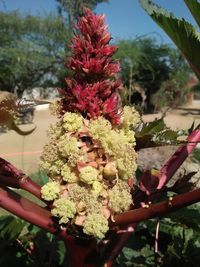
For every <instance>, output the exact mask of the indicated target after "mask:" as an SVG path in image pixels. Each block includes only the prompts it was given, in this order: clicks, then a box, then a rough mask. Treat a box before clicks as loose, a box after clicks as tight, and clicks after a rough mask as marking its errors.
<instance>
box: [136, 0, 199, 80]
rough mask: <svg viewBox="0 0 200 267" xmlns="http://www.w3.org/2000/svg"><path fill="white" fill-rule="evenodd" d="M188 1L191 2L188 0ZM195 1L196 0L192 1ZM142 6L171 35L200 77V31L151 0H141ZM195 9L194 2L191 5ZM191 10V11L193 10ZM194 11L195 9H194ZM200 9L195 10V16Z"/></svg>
mask: <svg viewBox="0 0 200 267" xmlns="http://www.w3.org/2000/svg"><path fill="white" fill-rule="evenodd" d="M187 2H191V1H190V0H188V1H187ZM192 2H194V1H192ZM140 3H141V5H142V7H143V8H144V9H145V10H146V12H147V13H148V14H149V15H150V16H151V18H152V19H153V20H154V21H155V22H156V23H157V24H158V25H159V26H160V27H161V28H162V29H163V30H164V31H165V32H166V33H167V34H168V35H169V37H170V38H171V39H172V40H173V42H174V43H175V44H176V46H177V47H178V48H179V49H180V50H181V52H182V53H183V55H184V56H185V58H186V59H187V61H188V62H189V64H190V66H191V68H192V69H193V71H194V72H195V73H196V75H197V76H198V78H200V57H199V56H198V54H199V51H200V33H199V32H198V31H197V30H196V29H195V28H194V27H193V25H192V24H190V23H188V22H187V21H185V20H184V19H178V18H176V17H174V16H173V14H172V13H170V12H168V11H166V10H164V9H162V8H161V7H159V6H157V5H155V4H154V3H153V2H152V1H150V0H140ZM189 6H190V10H192V11H193V9H194V4H193V6H192V4H190V5H189ZM192 11H191V12H192ZM193 13H194V11H193ZM198 13H199V11H196V12H195V18H196V17H198Z"/></svg>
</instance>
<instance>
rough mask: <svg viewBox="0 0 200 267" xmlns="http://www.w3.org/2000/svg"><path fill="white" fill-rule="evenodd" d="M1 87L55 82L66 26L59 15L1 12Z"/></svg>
mask: <svg viewBox="0 0 200 267" xmlns="http://www.w3.org/2000/svg"><path fill="white" fill-rule="evenodd" d="M0 24H1V29H0V90H7V91H11V92H14V91H17V93H18V94H21V93H22V92H23V90H24V89H27V88H32V87H34V86H38V85H40V86H41V85H44V86H45V85H56V84H57V83H58V78H59V77H60V75H61V72H62V65H63V61H64V49H65V42H66V26H65V25H64V24H63V20H62V19H61V18H59V17H58V16H56V15H53V14H49V15H47V16H39V15H38V16H31V15H27V16H23V15H22V14H20V13H19V12H17V11H15V12H10V13H3V12H1V13H0Z"/></svg>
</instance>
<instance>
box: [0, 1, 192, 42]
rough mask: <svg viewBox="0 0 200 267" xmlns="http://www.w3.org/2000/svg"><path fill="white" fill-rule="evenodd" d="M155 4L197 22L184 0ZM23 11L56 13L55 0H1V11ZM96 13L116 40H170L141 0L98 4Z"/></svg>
mask: <svg viewBox="0 0 200 267" xmlns="http://www.w3.org/2000/svg"><path fill="white" fill-rule="evenodd" d="M154 2H155V3H157V4H159V5H160V6H162V7H164V8H166V9H168V10H170V11H172V12H173V13H175V14H176V15H177V16H178V17H184V18H185V19H186V20H188V21H189V22H192V23H194V21H193V19H192V16H191V15H190V12H189V10H188V9H187V8H186V6H185V4H184V0H154ZM16 9H18V10H20V11H21V12H23V13H25V14H29V13H31V14H37V13H48V12H51V11H53V12H56V1H55V0H0V10H1V11H11V10H16ZM95 11H96V13H105V14H106V21H107V23H108V24H109V29H110V31H111V33H112V36H113V38H114V40H116V39H120V38H126V39H130V38H134V37H137V36H141V35H146V34H147V35H150V36H152V37H156V38H157V39H158V41H161V42H164V43H171V40H170V39H169V38H168V37H167V35H166V34H165V33H164V32H163V31H162V30H161V29H160V28H159V27H158V26H157V25H156V24H155V23H154V22H153V21H152V19H151V18H150V17H149V16H148V15H147V14H146V13H145V11H144V10H143V9H142V8H141V7H140V5H139V0H110V1H109V3H102V4H99V5H98V6H97V8H96V10H95Z"/></svg>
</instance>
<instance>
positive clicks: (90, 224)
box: [83, 213, 109, 239]
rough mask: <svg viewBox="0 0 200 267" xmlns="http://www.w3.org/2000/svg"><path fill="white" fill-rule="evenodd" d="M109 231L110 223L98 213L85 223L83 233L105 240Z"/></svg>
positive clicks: (90, 215) (90, 216)
mask: <svg viewBox="0 0 200 267" xmlns="http://www.w3.org/2000/svg"><path fill="white" fill-rule="evenodd" d="M108 230H109V228H108V221H107V220H106V218H105V217H104V216H103V215H101V214H98V213H97V214H95V213H93V214H89V215H88V216H87V218H86V219H85V221H84V223H83V232H84V233H85V234H87V235H91V236H94V237H96V238H99V239H102V238H104V236H105V233H106V232H107V231H108Z"/></svg>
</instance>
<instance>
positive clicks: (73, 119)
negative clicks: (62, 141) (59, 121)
mask: <svg viewBox="0 0 200 267" xmlns="http://www.w3.org/2000/svg"><path fill="white" fill-rule="evenodd" d="M82 126H83V117H82V116H81V115H79V114H77V113H72V112H66V113H65V114H64V117H63V127H64V129H65V130H67V131H68V132H74V131H77V130H79V129H81V127H82Z"/></svg>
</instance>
